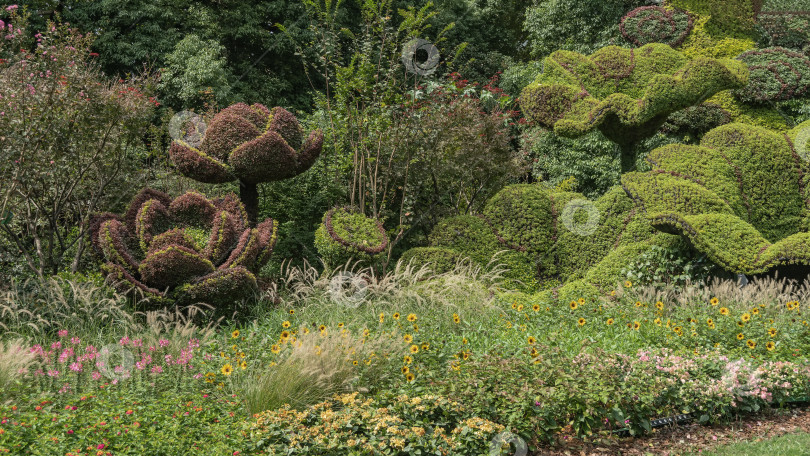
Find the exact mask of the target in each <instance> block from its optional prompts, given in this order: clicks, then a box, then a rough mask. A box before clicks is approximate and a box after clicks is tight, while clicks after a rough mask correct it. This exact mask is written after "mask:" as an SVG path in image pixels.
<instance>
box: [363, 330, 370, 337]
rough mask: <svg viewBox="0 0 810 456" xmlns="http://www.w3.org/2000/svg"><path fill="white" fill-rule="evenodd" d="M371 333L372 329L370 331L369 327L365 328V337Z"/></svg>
mask: <svg viewBox="0 0 810 456" xmlns="http://www.w3.org/2000/svg"><path fill="white" fill-rule="evenodd" d="M370 333H371V331H369V330H368V328H365V329H363V337H368V335H369V334H370Z"/></svg>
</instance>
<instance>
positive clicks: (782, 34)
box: [757, 11, 810, 55]
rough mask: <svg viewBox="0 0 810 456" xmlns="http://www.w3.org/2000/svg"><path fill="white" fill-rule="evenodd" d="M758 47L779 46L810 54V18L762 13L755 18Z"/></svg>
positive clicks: (778, 13) (779, 13)
mask: <svg viewBox="0 0 810 456" xmlns="http://www.w3.org/2000/svg"><path fill="white" fill-rule="evenodd" d="M757 30H758V32H759V39H758V43H759V45H760V47H763V48H764V47H770V46H779V47H784V48H789V49H793V50H795V51H800V52H802V53H804V54H805V55H808V54H810V17H808V16H807V15H800V14H789V13H782V12H767V11H763V12H761V13H760V14H759V15H758V16H757Z"/></svg>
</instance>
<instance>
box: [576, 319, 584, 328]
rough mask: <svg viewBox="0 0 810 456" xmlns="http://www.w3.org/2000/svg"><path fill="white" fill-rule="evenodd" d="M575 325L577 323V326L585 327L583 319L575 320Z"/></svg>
mask: <svg viewBox="0 0 810 456" xmlns="http://www.w3.org/2000/svg"><path fill="white" fill-rule="evenodd" d="M577 323H579V326H585V319H584V318H580V319H579V320H577Z"/></svg>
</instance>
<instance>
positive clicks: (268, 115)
mask: <svg viewBox="0 0 810 456" xmlns="http://www.w3.org/2000/svg"><path fill="white" fill-rule="evenodd" d="M322 145H323V133H321V132H320V131H319V130H316V131H312V132H310V133H309V136H305V132H304V130H303V128H302V127H301V125H300V124H299V123H298V119H296V118H295V116H294V115H292V114H291V113H290V112H289V111H287V110H286V109H284V108H280V107H275V108H273V109H268V108H266V107H265V106H263V105H261V104H258V103H257V104H254V105H251V106H248V105H246V104H245V103H237V104H235V105H232V106H229V107H227V108H225V109H223V110H222V111H220V112H219V113H217V115H215V116H214V118H213V119H212V121H211V123H210V124H209V125H208V128H207V129H206V131H205V135H204V136H203V139H202V142H201V144H200V146H199V148H197V147H194V146H192V145H191V144H189V143H187V142H185V141H180V140H178V141H174V142H172V145H171V148H170V149H169V155H170V156H171V158H172V161H174V164H175V165H176V166H177V169H178V170H179V171H180V172H181V173H182V174H183V175H185V176H187V177H190V178H192V179H194V180H198V181H200V182H205V183H211V184H215V183H222V182H229V181H233V180H237V179H238V180H239V183H240V189H241V190H240V195H241V197H242V202H243V203H244V204H245V206H246V210H247V213H248V220H249V221H250V225H251V226H254V225H255V222H256V216H257V212H258V191H257V189H256V185H257V184H259V183H261V182H269V181H276V180H281V179H287V178H290V177H293V176H297V175H298V174H301V173H302V172H304V171H306V170H307V169H309V168H310V167H311V166H312V164H313V163H314V162H315V160H316V159H317V158H318V156H319V155H320V153H321V147H322Z"/></svg>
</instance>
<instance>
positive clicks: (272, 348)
mask: <svg viewBox="0 0 810 456" xmlns="http://www.w3.org/2000/svg"><path fill="white" fill-rule="evenodd" d="M270 351H271V352H273V353H275V354H278V352H280V351H281V347H279V346H278V345H273V346H272V347H270Z"/></svg>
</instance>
